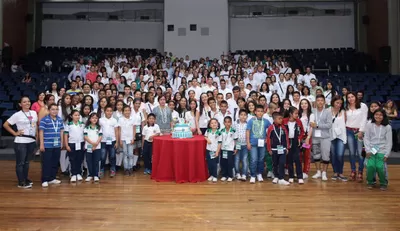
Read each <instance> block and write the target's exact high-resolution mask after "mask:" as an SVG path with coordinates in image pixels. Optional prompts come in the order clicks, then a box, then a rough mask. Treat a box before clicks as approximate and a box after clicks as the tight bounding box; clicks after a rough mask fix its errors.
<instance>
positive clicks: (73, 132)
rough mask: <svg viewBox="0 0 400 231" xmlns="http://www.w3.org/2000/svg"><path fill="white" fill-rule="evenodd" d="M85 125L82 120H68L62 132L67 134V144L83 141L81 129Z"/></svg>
mask: <svg viewBox="0 0 400 231" xmlns="http://www.w3.org/2000/svg"><path fill="white" fill-rule="evenodd" d="M84 128H85V125H84V124H83V123H82V122H80V121H79V122H78V123H77V124H74V122H69V123H68V124H66V125H65V126H64V134H69V136H68V143H69V144H76V143H82V142H83V141H84V138H83V130H84Z"/></svg>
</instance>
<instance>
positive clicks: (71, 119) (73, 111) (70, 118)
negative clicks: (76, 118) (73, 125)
mask: <svg viewBox="0 0 400 231" xmlns="http://www.w3.org/2000/svg"><path fill="white" fill-rule="evenodd" d="M75 112H78V113H79V115H81V113H80V112H79V111H78V110H72V111H71V113H70V114H69V115H68V122H72V121H73V118H72V116H73V115H74V113H75Z"/></svg>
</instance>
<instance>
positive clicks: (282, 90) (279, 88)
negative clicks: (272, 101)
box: [274, 74, 287, 100]
mask: <svg viewBox="0 0 400 231" xmlns="http://www.w3.org/2000/svg"><path fill="white" fill-rule="evenodd" d="M274 88H275V89H276V93H278V95H279V97H280V98H281V100H283V99H284V98H285V97H286V90H287V85H286V82H285V77H284V75H283V74H280V75H279V79H278V81H276V83H275V84H274Z"/></svg>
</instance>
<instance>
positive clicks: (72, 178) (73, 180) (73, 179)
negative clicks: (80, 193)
mask: <svg viewBox="0 0 400 231" xmlns="http://www.w3.org/2000/svg"><path fill="white" fill-rule="evenodd" d="M70 181H71V183H75V182H76V176H75V175H73V176H71V180H70Z"/></svg>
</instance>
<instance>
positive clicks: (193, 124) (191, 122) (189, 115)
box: [185, 110, 197, 128]
mask: <svg viewBox="0 0 400 231" xmlns="http://www.w3.org/2000/svg"><path fill="white" fill-rule="evenodd" d="M196 112H197V110H196ZM185 121H186V122H187V123H189V126H190V128H196V114H195V115H192V112H191V111H187V112H185Z"/></svg>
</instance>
